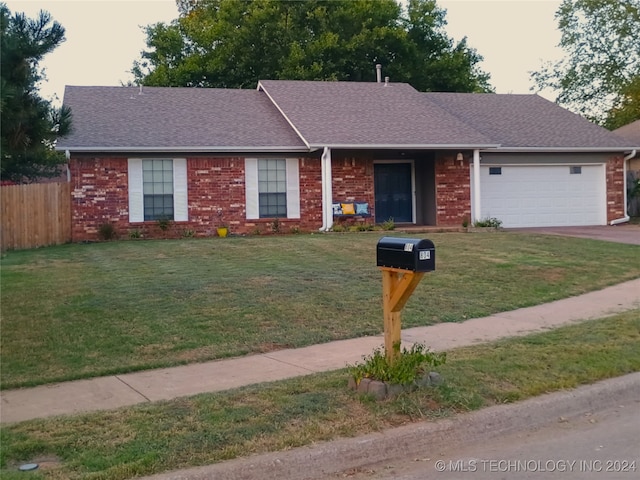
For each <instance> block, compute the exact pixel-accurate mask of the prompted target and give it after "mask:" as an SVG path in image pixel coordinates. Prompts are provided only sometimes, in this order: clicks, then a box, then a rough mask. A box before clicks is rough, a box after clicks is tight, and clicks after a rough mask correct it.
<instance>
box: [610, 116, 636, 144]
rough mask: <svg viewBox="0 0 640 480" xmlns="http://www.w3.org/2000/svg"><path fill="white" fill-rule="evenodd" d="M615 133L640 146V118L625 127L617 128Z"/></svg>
mask: <svg viewBox="0 0 640 480" xmlns="http://www.w3.org/2000/svg"><path fill="white" fill-rule="evenodd" d="M613 133H615V134H616V135H618V136H619V137H622V138H624V139H625V140H627V142H631V143H633V145H634V146H636V147H640V120H636V121H635V122H631V123H629V124H627V125H625V126H624V127H620V128H616V129H615V130H613Z"/></svg>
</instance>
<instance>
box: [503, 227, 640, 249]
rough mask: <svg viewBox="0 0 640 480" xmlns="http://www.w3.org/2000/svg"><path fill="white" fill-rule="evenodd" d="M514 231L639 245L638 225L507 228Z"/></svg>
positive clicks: (639, 230)
mask: <svg viewBox="0 0 640 480" xmlns="http://www.w3.org/2000/svg"><path fill="white" fill-rule="evenodd" d="M507 230H510V231H514V232H516V231H517V232H531V233H542V234H545V235H564V236H568V237H580V238H591V239H594V240H604V241H606V242H617V243H628V244H630V245H640V225H631V224H628V223H627V224H622V225H597V226H593V227H536V228H509V229H507Z"/></svg>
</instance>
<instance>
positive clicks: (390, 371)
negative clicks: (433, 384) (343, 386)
mask: <svg viewBox="0 0 640 480" xmlns="http://www.w3.org/2000/svg"><path fill="white" fill-rule="evenodd" d="M399 347H400V346H399V345H398V348H399ZM446 358H447V355H446V353H434V352H430V351H429V349H428V348H427V347H426V346H425V345H423V344H420V343H415V344H413V345H412V346H411V348H410V349H409V350H407V349H406V348H405V349H403V350H402V352H400V353H399V356H398V358H397V359H396V360H395V362H393V364H389V362H388V361H387V357H386V355H385V353H384V351H383V349H381V348H377V349H376V350H374V351H373V354H371V355H369V356H366V357H364V362H363V363H360V364H355V365H352V366H350V367H349V373H350V374H351V375H352V376H353V378H354V379H355V381H356V383H360V380H362V379H363V378H371V379H372V380H379V381H381V382H388V383H395V384H400V385H408V384H411V383H413V382H415V381H416V379H418V378H420V377H422V376H424V374H426V373H428V370H429V369H431V368H432V367H437V366H438V365H442V364H443V363H445V361H446Z"/></svg>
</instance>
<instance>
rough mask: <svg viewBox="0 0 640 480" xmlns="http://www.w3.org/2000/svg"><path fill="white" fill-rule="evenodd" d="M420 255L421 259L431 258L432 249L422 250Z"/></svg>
mask: <svg viewBox="0 0 640 480" xmlns="http://www.w3.org/2000/svg"><path fill="white" fill-rule="evenodd" d="M418 255H419V258H420V260H431V250H421V251H420V252H419V253H418Z"/></svg>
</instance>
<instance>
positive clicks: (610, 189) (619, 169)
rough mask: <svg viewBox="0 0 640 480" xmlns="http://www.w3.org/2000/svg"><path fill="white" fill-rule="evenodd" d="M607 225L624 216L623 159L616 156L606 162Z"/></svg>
mask: <svg viewBox="0 0 640 480" xmlns="http://www.w3.org/2000/svg"><path fill="white" fill-rule="evenodd" d="M606 176H607V223H609V222H611V221H612V220H617V219H618V218H623V217H624V216H626V214H627V212H625V211H624V196H625V195H626V188H625V179H624V157H623V156H622V155H618V156H616V157H612V158H610V159H609V161H608V162H607V171H606Z"/></svg>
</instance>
